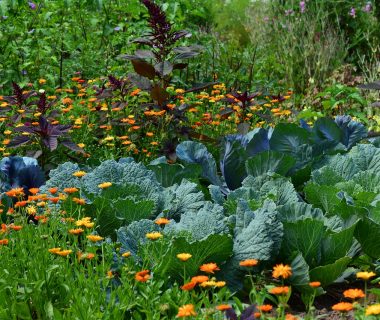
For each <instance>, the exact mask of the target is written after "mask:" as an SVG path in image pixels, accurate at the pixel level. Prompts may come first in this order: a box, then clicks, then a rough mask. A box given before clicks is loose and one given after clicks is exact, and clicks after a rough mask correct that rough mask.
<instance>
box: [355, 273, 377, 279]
mask: <svg viewBox="0 0 380 320" xmlns="http://www.w3.org/2000/svg"><path fill="white" fill-rule="evenodd" d="M374 276H376V273H374V272H372V271H371V272H368V271H362V272H358V273H357V274H356V278H358V279H363V280H366V281H367V280H369V279H371V278H373V277H374Z"/></svg>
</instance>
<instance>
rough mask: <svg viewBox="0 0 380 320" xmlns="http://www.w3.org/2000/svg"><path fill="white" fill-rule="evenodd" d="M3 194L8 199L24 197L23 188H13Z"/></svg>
mask: <svg viewBox="0 0 380 320" xmlns="http://www.w3.org/2000/svg"><path fill="white" fill-rule="evenodd" d="M5 194H6V195H7V196H9V197H20V196H23V195H24V189H23V188H13V189H11V190H9V191H7V192H5Z"/></svg>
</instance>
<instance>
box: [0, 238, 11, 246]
mask: <svg viewBox="0 0 380 320" xmlns="http://www.w3.org/2000/svg"><path fill="white" fill-rule="evenodd" d="M8 243H9V240H8V239H0V245H1V246H6V245H7V244H8Z"/></svg>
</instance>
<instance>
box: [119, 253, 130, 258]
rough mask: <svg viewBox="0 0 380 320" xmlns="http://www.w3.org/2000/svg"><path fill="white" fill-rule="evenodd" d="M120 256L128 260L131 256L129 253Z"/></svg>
mask: <svg viewBox="0 0 380 320" xmlns="http://www.w3.org/2000/svg"><path fill="white" fill-rule="evenodd" d="M121 256H122V257H124V258H128V257H130V256H131V252H130V251H127V252H124V253H123V254H122V255H121Z"/></svg>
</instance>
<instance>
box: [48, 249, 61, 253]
mask: <svg viewBox="0 0 380 320" xmlns="http://www.w3.org/2000/svg"><path fill="white" fill-rule="evenodd" d="M48 251H49V252H50V253H54V254H56V253H57V252H59V251H61V248H51V249H49V250H48Z"/></svg>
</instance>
